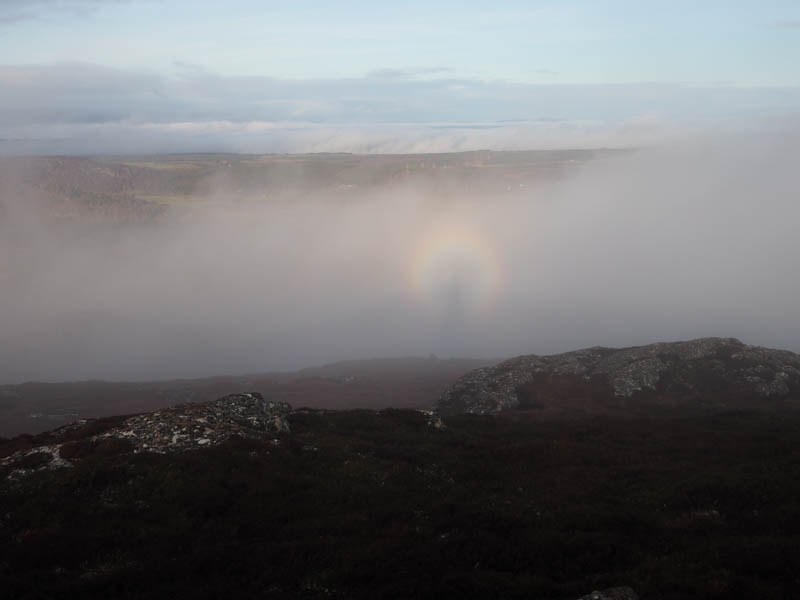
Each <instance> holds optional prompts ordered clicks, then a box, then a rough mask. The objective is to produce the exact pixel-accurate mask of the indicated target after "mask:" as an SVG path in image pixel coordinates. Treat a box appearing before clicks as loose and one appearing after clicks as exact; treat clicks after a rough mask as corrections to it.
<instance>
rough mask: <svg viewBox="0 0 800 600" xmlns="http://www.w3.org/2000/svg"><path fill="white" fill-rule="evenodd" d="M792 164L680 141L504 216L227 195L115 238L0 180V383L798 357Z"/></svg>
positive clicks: (509, 202) (314, 196) (224, 187)
mask: <svg viewBox="0 0 800 600" xmlns="http://www.w3.org/2000/svg"><path fill="white" fill-rule="evenodd" d="M799 152H800V130H798V128H797V127H796V126H785V127H784V128H783V130H782V131H781V132H780V133H779V134H776V133H774V132H773V133H772V134H769V135H764V134H758V135H752V134H740V135H716V136H714V137H711V138H702V139H692V140H687V139H682V140H676V141H673V143H671V144H668V145H666V146H663V147H661V148H658V149H650V150H645V151H640V152H636V153H633V154H629V155H626V156H624V157H618V158H615V159H610V160H604V161H599V162H597V161H596V162H593V163H589V164H588V165H586V166H584V167H581V168H580V169H576V170H574V171H573V172H572V174H571V176H570V177H568V178H567V179H566V180H561V181H558V182H556V181H553V182H550V183H548V184H543V185H541V186H537V187H536V188H535V189H521V190H519V191H518V192H516V193H510V194H502V195H501V194H486V193H484V192H480V191H478V190H480V186H475V185H466V184H465V183H464V182H461V181H458V180H451V181H448V182H446V185H444V184H442V182H441V181H440V182H439V183H438V184H437V185H432V184H430V183H425V182H423V181H419V182H415V183H410V184H409V185H406V186H399V187H398V186H396V187H393V188H391V189H390V188H386V189H378V190H377V191H373V192H370V193H355V192H354V193H353V195H352V196H345V197H344V199H343V197H342V195H341V194H339V195H337V196H336V197H335V198H334V197H332V196H328V195H326V194H324V193H309V194H307V195H304V196H302V200H298V199H297V198H295V200H294V201H292V202H285V201H282V200H280V199H278V198H263V197H259V198H255V197H240V196H237V193H236V190H235V188H234V187H233V186H230V185H228V184H227V183H225V184H223V183H222V182H221V183H220V185H219V187H218V189H217V190H215V196H214V197H215V198H216V200H217V205H216V207H207V208H206V209H205V210H202V211H199V212H196V213H194V214H192V215H191V216H187V215H186V214H182V215H181V216H180V217H179V216H178V215H177V214H176V215H174V216H173V217H169V216H168V217H165V218H163V219H161V220H160V221H159V222H158V223H156V224H150V225H147V226H144V225H142V226H137V227H127V228H114V229H107V228H99V229H92V228H88V227H86V226H85V225H82V226H76V227H74V228H72V227H67V228H65V227H64V226H58V227H56V226H53V225H49V224H47V222H46V221H45V220H43V219H42V218H41V215H39V214H37V213H36V211H34V210H32V208H31V207H32V206H33V205H32V204H31V202H30V198H27V199H25V198H21V197H20V196H19V195H17V194H15V193H14V192H13V186H12V185H11V184H12V183H13V181H12V180H13V178H12V177H10V176H9V174H7V173H6V174H5V177H4V178H3V179H2V180H0V181H3V182H4V186H5V187H4V188H2V189H0V209H1V210H2V212H0V257H2V259H3V261H4V262H2V263H0V277H1V278H2V279H1V280H0V287H1V288H2V290H3V293H2V295H0V322H2V323H3V335H2V336H1V337H0V382H18V381H23V380H30V379H40V380H41V379H44V380H63V379H81V378H109V379H131V378H134V379H146V378H161V377H176V376H207V375H213V374H219V373H242V372H253V371H266V370H275V369H285V368H297V367H302V366H306V365H309V364H315V363H322V362H327V361H334V360H340V359H346V358H355V357H373V356H397V355H407V354H417V355H419V354H427V353H430V352H434V353H437V354H439V355H440V356H481V357H503V356H510V355H515V354H519V353H529V352H537V353H550V352H558V351H564V350H570V349H575V348H578V347H583V346H590V345H598V344H599V345H609V346H624V345H632V344H642V343H649V342H653V341H657V340H676V339H686V338H693V337H700V336H707V335H719V336H736V337H740V338H741V339H743V340H744V341H746V342H749V343H757V344H763V345H770V346H778V347H786V348H790V349H793V350H795V351H797V350H800V307H799V306H798V304H797V301H796V299H797V297H798V294H799V293H800V279H798V277H797V276H796V270H797V265H798V264H800V246H798V244H797V234H796V225H797V223H798V222H800V205H799V204H798V203H797V199H796V190H797V186H796V171H797V164H796V162H797V161H796V157H797V156H798V153H799ZM296 184H297V186H298V187H302V185H303V180H302V178H299V179H298V181H297V182H296ZM232 199H235V202H232ZM454 232H455V233H454Z"/></svg>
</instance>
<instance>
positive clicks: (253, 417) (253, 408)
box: [0, 392, 292, 479]
mask: <svg viewBox="0 0 800 600" xmlns="http://www.w3.org/2000/svg"><path fill="white" fill-rule="evenodd" d="M291 412H292V407H291V406H290V405H289V404H288V403H286V402H272V401H269V400H264V398H263V397H262V396H261V394H258V393H255V392H253V393H248V394H231V395H229V396H225V397H223V398H219V399H218V400H213V401H211V402H198V403H189V404H181V405H178V406H174V407H171V408H166V409H164V410H159V411H156V412H152V413H145V414H141V415H135V416H132V417H129V418H127V419H125V420H124V421H122V423H121V424H120V425H118V426H116V427H113V428H111V429H107V430H105V431H102V432H101V433H98V434H96V435H93V436H91V438H90V439H89V441H90V442H92V443H106V444H108V443H117V444H119V443H122V444H124V446H125V447H126V448H128V449H129V451H131V452H134V453H137V452H157V453H160V454H164V453H168V452H184V451H187V450H193V449H197V448H207V447H210V446H214V445H217V444H221V443H222V442H224V441H225V440H227V439H229V438H231V437H234V436H239V437H249V438H266V437H270V438H274V437H275V436H276V435H277V434H281V433H288V432H290V431H291V428H290V426H289V419H288V417H289V413H291ZM90 425H91V423H90V422H89V421H86V420H83V421H77V422H76V423H73V424H71V425H66V426H64V427H62V428H60V429H58V430H56V431H55V432H54V435H55V438H56V440H55V441H54V442H53V443H51V444H48V445H46V446H38V447H36V448H28V449H25V450H21V451H18V452H15V453H14V454H11V455H10V456H8V457H6V458H4V459H2V460H0V467H5V468H7V469H10V471H9V474H8V477H9V478H10V479H19V478H21V477H24V476H26V475H29V474H31V473H34V472H36V471H41V470H45V469H60V468H69V467H72V463H71V462H70V460H69V459H68V458H69V453H68V452H66V451H65V450H64V447H65V446H67V445H68V444H69V442H62V441H60V440H59V437H60V438H61V439H65V438H66V437H68V436H67V435H66V434H68V433H69V432H70V431H72V430H75V429H79V428H81V427H86V426H90ZM273 442H274V440H273Z"/></svg>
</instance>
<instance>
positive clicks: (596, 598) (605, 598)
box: [578, 586, 639, 600]
mask: <svg viewBox="0 0 800 600" xmlns="http://www.w3.org/2000/svg"><path fill="white" fill-rule="evenodd" d="M578 600H639V596H637V595H636V592H634V591H633V589H632V588H629V587H627V586H622V587H614V588H608V589H607V590H603V591H602V592H596V591H595V592H592V593H591V594H586V595H585V596H581V597H580V598H578Z"/></svg>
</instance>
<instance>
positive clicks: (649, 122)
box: [0, 64, 800, 154]
mask: <svg viewBox="0 0 800 600" xmlns="http://www.w3.org/2000/svg"><path fill="white" fill-rule="evenodd" d="M180 71H181V72H180V74H179V75H176V76H173V77H166V76H162V75H157V74H154V73H149V72H135V71H125V70H119V69H111V68H107V67H102V66H97V65H89V64H61V65H34V66H0V88H2V89H3V94H2V96H0V152H4V153H6V154H13V153H17V154H19V153H31V154H56V153H59V154H69V153H84V154H92V153H94V154H97V153H131V152H141V153H157V152H204V151H206V152H208V151H235V152H258V153H264V152H305V151H330V152H338V151H352V152H384V151H419V150H421V149H424V148H425V147H426V146H428V147H430V149H431V150H430V151H441V150H458V149H476V148H486V147H491V148H493V149H514V148H521V147H525V148H531V147H554V146H555V145H558V144H561V147H564V146H563V144H567V145H573V146H584V147H585V146H589V145H605V146H626V145H627V146H629V145H640V144H642V143H646V142H661V141H663V140H664V138H665V136H666V137H670V136H671V135H673V134H675V133H676V132H679V131H681V132H686V131H691V130H694V131H696V130H697V129H698V128H701V129H708V128H709V127H717V126H718V125H719V124H720V123H723V124H724V123H726V122H727V121H736V122H738V123H741V122H742V121H745V120H748V119H760V118H762V117H764V115H786V114H796V113H797V112H798V109H799V108H800V88H736V87H729V86H721V85H708V86H684V85H666V84H620V85H559V84H547V85H545V84H539V85H533V84H517V83H513V82H508V81H476V80H466V79H457V78H448V77H443V76H444V75H446V74H447V71H443V70H442V69H441V68H435V69H422V70H419V69H417V70H415V69H407V70H394V69H384V70H381V71H378V72H374V73H372V74H370V75H369V76H366V77H363V78H355V79H314V80H310V79H305V80H285V79H274V78H269V77H223V76H219V75H215V74H213V73H208V72H205V71H203V70H202V69H185V68H183V69H180ZM399 138H405V140H404V142H405V143H398V139H399ZM445 140H446V141H445ZM557 140H560V141H557ZM448 144H449V146H448Z"/></svg>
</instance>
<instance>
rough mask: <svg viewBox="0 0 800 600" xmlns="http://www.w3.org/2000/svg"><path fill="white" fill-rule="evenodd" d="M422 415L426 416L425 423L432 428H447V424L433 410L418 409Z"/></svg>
mask: <svg viewBox="0 0 800 600" xmlns="http://www.w3.org/2000/svg"><path fill="white" fill-rule="evenodd" d="M419 412H421V413H422V414H423V415H425V416H426V417H427V420H426V423H427V425H428V427H433V428H434V429H447V425H445V424H444V421H442V417H441V416H439V413H437V412H436V411H435V410H424V409H423V410H420V411H419Z"/></svg>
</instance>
